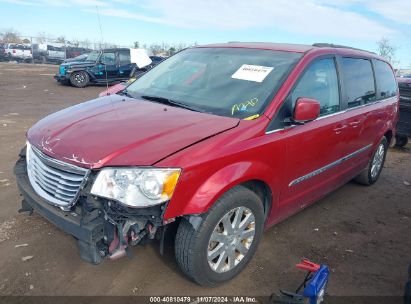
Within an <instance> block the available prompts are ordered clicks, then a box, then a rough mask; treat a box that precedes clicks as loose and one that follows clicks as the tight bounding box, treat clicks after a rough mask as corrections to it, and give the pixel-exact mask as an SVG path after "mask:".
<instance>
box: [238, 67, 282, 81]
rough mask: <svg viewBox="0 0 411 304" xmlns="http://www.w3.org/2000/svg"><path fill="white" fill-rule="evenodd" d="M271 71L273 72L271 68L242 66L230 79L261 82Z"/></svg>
mask: <svg viewBox="0 0 411 304" xmlns="http://www.w3.org/2000/svg"><path fill="white" fill-rule="evenodd" d="M272 70H274V68H272V67H265V66H261V65H251V64H243V65H242V66H241V67H240V68H239V69H238V70H237V71H236V72H235V73H234V74H233V75H232V76H231V78H235V79H241V80H248V81H255V82H262V81H263V80H264V79H265V78H266V77H267V75H268V74H270V72H271V71H272Z"/></svg>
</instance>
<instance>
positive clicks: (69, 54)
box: [66, 46, 92, 59]
mask: <svg viewBox="0 0 411 304" xmlns="http://www.w3.org/2000/svg"><path fill="white" fill-rule="evenodd" d="M91 51H92V50H91V49H87V48H81V47H73V46H67V48H66V59H72V58H75V57H78V56H80V55H83V54H88V53H90V52H91Z"/></svg>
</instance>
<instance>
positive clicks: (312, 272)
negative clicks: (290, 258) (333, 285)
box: [269, 259, 330, 304]
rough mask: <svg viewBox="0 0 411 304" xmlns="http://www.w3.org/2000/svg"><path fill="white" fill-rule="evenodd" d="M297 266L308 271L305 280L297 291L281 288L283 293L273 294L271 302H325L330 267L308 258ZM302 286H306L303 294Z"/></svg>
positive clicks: (294, 303) (310, 303)
mask: <svg viewBox="0 0 411 304" xmlns="http://www.w3.org/2000/svg"><path fill="white" fill-rule="evenodd" d="M296 267H297V268H299V269H302V270H306V271H307V275H306V276H305V279H304V282H303V283H302V284H301V285H300V286H299V287H298V288H297V290H296V292H295V293H292V292H287V291H284V290H280V292H281V295H280V296H275V295H274V294H273V295H271V297H270V301H269V302H270V303H283V304H284V303H287V304H298V303H309V304H320V303H323V300H324V296H325V291H326V288H327V283H328V278H329V274H330V273H329V270H328V267H327V266H326V265H318V264H315V263H313V262H311V261H309V260H306V259H303V260H302V261H301V263H299V264H297V265H296ZM302 288H304V290H303V292H302V294H301V293H300V291H301V289H302ZM307 300H308V301H307Z"/></svg>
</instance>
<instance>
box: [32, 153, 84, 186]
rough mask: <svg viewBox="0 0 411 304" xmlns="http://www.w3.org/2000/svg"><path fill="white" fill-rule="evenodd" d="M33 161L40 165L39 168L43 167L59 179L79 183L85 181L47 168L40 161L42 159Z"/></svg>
mask: <svg viewBox="0 0 411 304" xmlns="http://www.w3.org/2000/svg"><path fill="white" fill-rule="evenodd" d="M33 161H34V162H35V163H36V164H38V165H39V166H41V167H42V168H43V169H45V170H48V171H49V172H50V174H53V175H56V177H58V178H65V179H67V180H72V181H79V182H81V181H82V180H83V178H81V177H78V176H75V175H74V174H65V173H63V172H59V171H57V170H54V169H53V168H52V167H50V166H46V165H45V164H43V163H42V162H41V161H40V159H36V158H34V159H33Z"/></svg>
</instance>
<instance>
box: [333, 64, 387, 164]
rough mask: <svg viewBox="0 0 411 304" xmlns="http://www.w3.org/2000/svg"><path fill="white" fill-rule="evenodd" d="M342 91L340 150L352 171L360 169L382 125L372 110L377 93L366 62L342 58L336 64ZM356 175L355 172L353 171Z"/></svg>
mask: <svg viewBox="0 0 411 304" xmlns="http://www.w3.org/2000/svg"><path fill="white" fill-rule="evenodd" d="M339 64H340V68H341V75H342V82H343V87H344V98H343V100H344V103H343V104H344V107H345V108H346V109H347V112H346V114H345V115H344V116H345V117H346V119H345V120H344V125H345V126H346V129H345V136H344V141H345V142H346V144H345V145H344V147H343V148H342V149H343V150H342V151H343V153H344V155H345V157H348V158H349V162H347V164H349V165H350V166H351V167H352V169H353V170H357V167H363V166H365V164H366V163H367V161H368V159H369V155H370V152H371V149H372V145H373V143H374V141H375V140H376V137H377V136H378V135H377V133H378V130H382V128H383V125H384V122H385V121H386V118H387V117H385V114H384V112H381V111H380V110H378V109H377V108H378V106H377V107H376V101H377V89H376V81H375V78H374V69H373V65H372V62H371V60H370V59H367V58H355V57H342V58H340V60H339ZM357 171H358V170H357Z"/></svg>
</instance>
